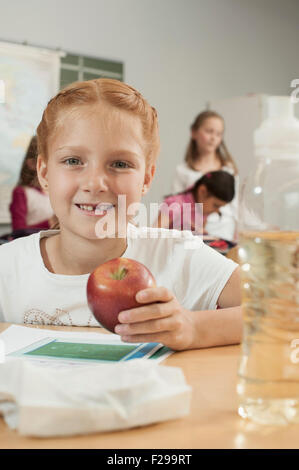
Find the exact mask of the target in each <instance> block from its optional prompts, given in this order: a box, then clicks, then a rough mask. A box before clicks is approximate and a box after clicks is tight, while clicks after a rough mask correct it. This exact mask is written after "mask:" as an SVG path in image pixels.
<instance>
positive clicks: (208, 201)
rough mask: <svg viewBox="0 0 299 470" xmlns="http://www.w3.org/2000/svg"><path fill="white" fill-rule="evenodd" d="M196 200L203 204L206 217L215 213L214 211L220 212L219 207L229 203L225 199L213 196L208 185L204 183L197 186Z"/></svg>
mask: <svg viewBox="0 0 299 470" xmlns="http://www.w3.org/2000/svg"><path fill="white" fill-rule="evenodd" d="M196 202H201V203H202V204H203V215H204V216H205V217H206V216H208V215H210V214H213V212H217V213H219V209H220V208H221V207H223V206H225V205H226V204H227V203H226V202H225V201H222V199H218V198H217V197H215V196H211V195H210V194H209V193H208V190H207V188H206V186H205V185H203V184H202V185H200V186H199V187H198V188H197V192H196Z"/></svg>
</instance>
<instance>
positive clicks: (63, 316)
mask: <svg viewBox="0 0 299 470" xmlns="http://www.w3.org/2000/svg"><path fill="white" fill-rule="evenodd" d="M24 323H29V324H30V325H57V326H73V322H72V317H71V315H70V313H69V312H67V311H65V310H62V309H60V308H56V310H55V313H54V315H49V314H48V313H46V312H43V311H42V310H39V309H37V308H32V309H30V310H28V311H27V312H25V313H24Z"/></svg>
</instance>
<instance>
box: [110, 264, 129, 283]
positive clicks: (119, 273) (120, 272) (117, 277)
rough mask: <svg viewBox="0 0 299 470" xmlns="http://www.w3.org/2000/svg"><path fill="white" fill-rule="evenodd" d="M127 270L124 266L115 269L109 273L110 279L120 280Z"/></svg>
mask: <svg viewBox="0 0 299 470" xmlns="http://www.w3.org/2000/svg"><path fill="white" fill-rule="evenodd" d="M127 272H128V270H127V269H126V268H124V267H122V268H119V269H118V270H117V271H115V272H114V273H112V274H111V277H112V279H115V280H117V281H121V280H122V279H123V278H124V277H125V276H126V274H127Z"/></svg>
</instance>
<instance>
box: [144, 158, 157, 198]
mask: <svg viewBox="0 0 299 470" xmlns="http://www.w3.org/2000/svg"><path fill="white" fill-rule="evenodd" d="M155 172H156V165H150V166H149V168H148V169H147V170H146V172H145V175H144V182H143V189H142V195H145V194H146V193H147V192H148V190H149V188H150V187H151V184H152V181H153V178H154V175H155Z"/></svg>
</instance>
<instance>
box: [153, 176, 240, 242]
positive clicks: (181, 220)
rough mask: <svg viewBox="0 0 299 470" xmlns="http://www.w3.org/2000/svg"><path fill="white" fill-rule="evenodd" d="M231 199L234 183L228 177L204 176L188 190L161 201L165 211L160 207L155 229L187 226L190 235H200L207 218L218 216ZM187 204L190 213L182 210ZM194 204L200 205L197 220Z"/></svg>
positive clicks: (231, 178) (233, 193) (232, 179)
mask: <svg viewBox="0 0 299 470" xmlns="http://www.w3.org/2000/svg"><path fill="white" fill-rule="evenodd" d="M234 195H235V180H234V177H233V176H232V175H231V174H230V173H227V172H225V171H221V170H219V171H212V172H209V173H206V174H205V175H204V176H202V177H201V178H199V179H198V180H197V181H196V183H195V184H194V186H192V187H191V188H189V189H187V190H186V191H183V192H181V193H178V194H175V195H172V196H168V197H166V198H165V199H164V201H163V202H164V203H165V204H166V205H167V207H165V206H164V208H163V206H162V208H161V210H160V214H159V217H158V221H157V224H156V226H158V227H164V228H169V229H172V228H176V229H177V230H183V228H184V227H186V226H187V225H190V229H191V230H192V231H193V232H195V233H203V231H202V229H204V227H205V225H206V221H207V217H208V216H209V215H210V214H213V213H214V212H215V213H217V214H218V215H219V216H221V212H220V208H221V207H224V206H225V205H226V204H228V203H229V202H231V201H232V200H233V198H234ZM187 203H188V204H190V210H186V209H185V208H184V205H186V204H187ZM195 203H202V204H203V206H202V212H201V213H200V215H201V216H202V217H200V216H198V220H196V217H195V216H196V209H197V208H196V205H195ZM185 207H186V206H185ZM186 218H187V219H188V220H186ZM189 219H190V220H189ZM200 219H202V220H200ZM183 225H184V227H183ZM196 225H197V226H196Z"/></svg>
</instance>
